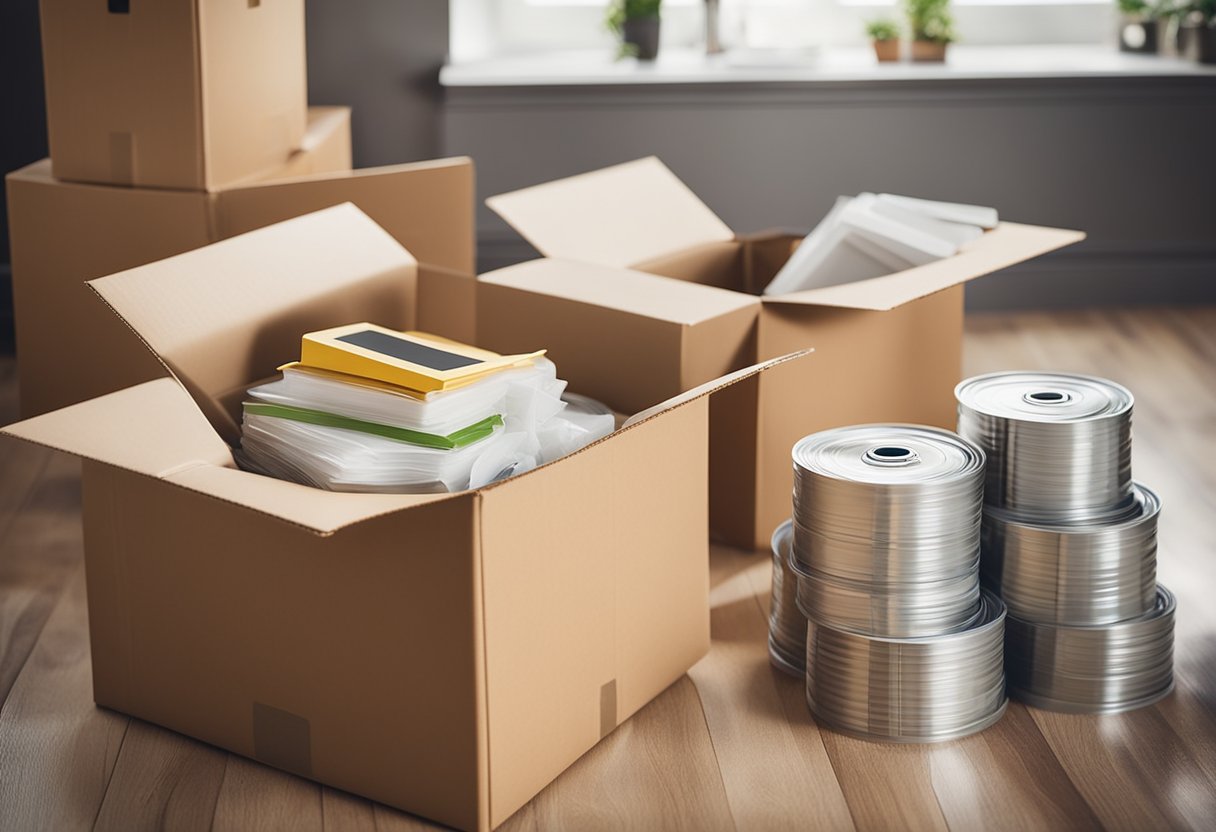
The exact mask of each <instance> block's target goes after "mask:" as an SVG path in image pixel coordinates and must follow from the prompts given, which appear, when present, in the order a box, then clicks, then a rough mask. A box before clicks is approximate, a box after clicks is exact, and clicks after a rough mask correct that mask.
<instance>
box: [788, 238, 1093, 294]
mask: <svg viewBox="0 0 1216 832" xmlns="http://www.w3.org/2000/svg"><path fill="white" fill-rule="evenodd" d="M1083 239H1085V234H1084V232H1081V231H1070V230H1067V229H1063V228H1047V227H1044V226H1037V225H1022V224H1020V223H1013V222H1003V223H1001V224H1000V225H998V226H997V227H996V228H995V229H994V230H992V231H989V232H987V233H986V234H984V235H983V236H982V237H980V238H978V239H976V240H973V241H972V242H970V243H966V244H964V245H963V246H962V247H961V248H960V250H959V253H958V254H956V255H954V256H953V257H947V258H945V259H944V260H937V261H935V262H932V263H926V264H925V265H923V266H916V267H914V268H911V269H906V270H904V271H901V272H897V273H895V274H889V275H885V276H883V277H875V278H871V279H869V280H859V281H856V282H854V283H842V284H840V285H838V286H825V287H824V288H822V289H810V290H807V291H805V292H793V293H791V294H788V295H772V296H766V297H765V298H764V303H766V304H768V303H789V304H802V305H806V306H835V307H844V308H848V309H872V310H878V311H884V310H888V309H894V308H895V307H897V306H901V305H903V304H905V303H908V302H909V301H913V300H916V299H917V298H922V297H925V296H926V295H931V294H933V293H934V292H940V291H941V290H942V289H948V288H950V287H951V286H954V285H957V284H959V283H964V282H966V281H968V280H971V279H972V278H976V277H980V276H982V275H986V274H991V273H992V272H995V271H999V270H1001V269H1004V268H1006V267H1008V266H1012V265H1014V264H1015V263H1021V262H1022V261H1024V260H1030V259H1032V258H1034V257H1038V256H1039V255H1041V254H1046V253H1047V252H1049V251H1054V250H1055V249H1058V248H1063V247H1064V246H1068V245H1072V244H1073V243H1075V242H1078V241H1079V240H1083Z"/></svg>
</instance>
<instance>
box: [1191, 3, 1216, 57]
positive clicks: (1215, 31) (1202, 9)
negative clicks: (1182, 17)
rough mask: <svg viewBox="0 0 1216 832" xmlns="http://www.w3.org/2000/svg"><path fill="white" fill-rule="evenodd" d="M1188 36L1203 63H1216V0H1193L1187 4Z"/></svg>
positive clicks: (1195, 53) (1196, 54)
mask: <svg viewBox="0 0 1216 832" xmlns="http://www.w3.org/2000/svg"><path fill="white" fill-rule="evenodd" d="M1185 26H1186V30H1187V31H1186V37H1187V39H1188V41H1189V42H1190V45H1191V48H1192V50H1193V52H1194V55H1195V57H1196V58H1197V59H1198V60H1199V63H1201V64H1216V0H1191V2H1190V4H1189V5H1188V6H1186V23H1185Z"/></svg>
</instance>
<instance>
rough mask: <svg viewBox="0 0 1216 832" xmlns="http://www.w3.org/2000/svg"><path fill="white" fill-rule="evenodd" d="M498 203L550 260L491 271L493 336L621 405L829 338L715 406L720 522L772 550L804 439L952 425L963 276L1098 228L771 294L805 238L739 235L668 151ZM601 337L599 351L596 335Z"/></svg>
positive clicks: (1021, 237)
mask: <svg viewBox="0 0 1216 832" xmlns="http://www.w3.org/2000/svg"><path fill="white" fill-rule="evenodd" d="M488 204H489V205H490V207H491V208H493V209H494V210H495V211H497V212H498V213H499V214H500V215H501V216H503V217H504V218H505V219H506V220H507V221H508V222H509V223H510V224H511V225H512V226H514V227H515V228H516V229H517V230H518V231H519V232H520V233H521V234H522V235H523V236H524V237H525V238H526V239H527V240H528V241H529V242H531V243H532V244H533V245H534V246H535V247H536V248H537V249H538V250H539V251H540V252H541V254H543V255H545V258H544V259H540V260H534V261H531V262H528V263H523V264H521V265H517V266H511V267H508V268H506V269H501V270H499V271H496V272H491V273H489V274H486V275H482V277H481V278H480V283H479V287H478V293H477V294H478V309H479V313H480V317H479V321H478V343H479V344H480V345H481V346H483V347H485V348H486V349H492V350H496V351H498V352H520V351H525V350H527V349H531V348H533V347H535V346H536V345H538V344H543V345H544V346H545V347H547V348H548V349H549V354H550V355H551V356H552V357H553V360H554V361H556V362H557V364H558V366H560V367H561V368H562V371H563V373H564V374H565V375H566V377H567V378H568V379H569V380H570V383H571V385H572V386H577V387H578V388H579V389H580V390H582V391H583V392H585V393H586V394H587V395H590V396H594V397H595V398H598V399H600V400H602V401H604V402H605V403H607V404H608V405H610V406H612V407H615V408H617V409H624V410H626V411H628V410H631V409H633V408H635V407H637V406H640V405H643V404H644V403H645V402H646V401H647V400H652V401H657V400H659V399H661V398H663V397H665V396H668V395H673V394H675V393H677V392H679V391H680V390H685V389H688V388H689V387H692V386H695V385H697V384H701V383H703V382H705V381H707V380H708V379H711V378H715V377H716V376H719V375H721V374H722V373H726V372H729V371H731V370H734V369H737V368H739V367H742V366H746V365H748V364H752V363H755V362H756V361H760V360H763V359H765V358H769V357H774V356H778V355H782V354H784V353H787V352H790V351H792V350H796V349H802V348H806V347H813V348H814V349H815V351H816V357H815V360H813V361H803V362H798V363H797V364H796V365H791V366H788V367H783V368H780V369H777V370H774V371H773V372H771V373H766V374H765V375H764V376H763V377H760V378H756V379H754V380H752V381H751V382H748V383H746V384H741V385H738V386H736V387H735V388H734V389H732V390H731V391H730V392H729V393H728V394H726V395H723V396H721V397H718V398H717V399H716V400H715V401H714V405H713V407H714V418H713V420H712V423H711V430H712V434H713V436H712V441H711V445H712V450H711V455H710V465H711V476H710V505H711V508H710V514H711V521H712V524H713V526H714V528H715V529H716V530H717V531H718V532H719V533H721V534H722V535H723V536H724V537H725V538H726V539H728V540H729V541H731V542H733V543H736V544H738V545H743V546H749V547H752V546H754V547H757V548H760V547H763V546H766V545H767V543H768V540H769V537H770V535H771V534H772V533H773V530H774V529H775V528H776V527H777V525H778V524H779V523H781V521H782V520H783V519H784V518H785V516H786V514H788V512H789V495H790V490H791V488H792V486H793V474H792V467H791V464H790V448H791V447H792V446H793V445H794V443H795V442H796V441H797V440H798V439H799V438H800V437H802V436H805V435H807V434H809V433H815V432H817V431H820V430H825V429H827V428H831V427H839V426H841V425H849V424H862V423H867V422H908V423H914V424H925V425H936V426H939V427H947V428H949V427H952V426H953V425H954V417H955V413H954V396H953V390H954V385H955V384H957V383H958V381H959V379H960V377H961V375H962V338H963V284H965V283H966V282H967V281H969V280H972V279H973V278H976V277H979V276H980V275H985V274H988V273H990V272H994V271H997V270H999V269H1003V268H1005V267H1007V266H1011V265H1013V264H1015V263H1018V262H1021V261H1023V260H1028V259H1030V258H1032V257H1036V256H1038V255H1040V254H1043V253H1045V252H1048V251H1051V250H1053V249H1057V248H1060V247H1062V246H1065V245H1069V244H1070V243H1073V242H1076V241H1077V240H1080V239H1082V238H1083V237H1084V234H1082V233H1080V232H1077V231H1066V230H1062V229H1055V228H1042V227H1037V226H1031V225H1021V224H1017V223H1010V222H1003V223H1001V224H999V225H998V226H997V227H996V228H995V229H993V230H991V231H988V232H986V233H985V234H983V236H981V237H980V238H979V239H977V240H973V241H971V242H969V243H966V244H964V245H963V246H962V247H961V249H960V251H959V253H958V254H956V255H954V256H953V257H949V258H946V259H943V260H938V261H936V262H931V263H927V264H925V265H922V266H917V267H915V268H910V269H906V270H904V271H900V272H897V273H894V274H890V275H886V276H883V277H876V278H873V279H870V280H862V281H857V282H853V283H846V284H842V285H835V286H828V287H825V288H821V289H814V290H809V291H802V292H796V293H792V294H785V295H766V296H760V292H762V291H763V289H764V287H765V286H766V285H767V284H768V282H769V281H770V280H771V279H772V278H773V276H774V275H776V274H777V272H778V271H779V270H780V268H781V266H782V265H783V264H784V263H785V261H786V260H787V259H788V258H789V257H790V254H791V253H792V252H793V250H794V248H795V246H796V245H797V244H798V242H799V241H800V239H801V238H800V237H799V236H796V235H793V234H789V233H784V232H769V233H762V234H756V235H751V236H741V235H738V234H736V233H735V232H733V231H732V230H731V229H730V228H729V227H728V226H727V225H726V224H725V223H724V222H723V221H722V220H720V219H719V218H718V217H717V216H716V215H714V213H713V212H712V211H711V210H710V209H709V208H708V207H707V206H706V205H705V204H704V203H702V202H701V201H700V200H699V199H698V198H697V197H696V196H695V195H694V194H693V193H692V191H691V190H689V189H688V187H687V186H685V185H684V184H683V183H682V182H680V181H679V179H677V178H676V177H675V175H674V174H672V172H671V171H670V170H668V169H667V168H666V167H665V166H663V164H662V163H661V162H659V161H658V160H657V159H653V158H651V159H643V160H640V161H637V162H631V163H627V164H623V165H618V166H615V167H611V168H606V169H604V170H600V171H595V172H592V173H588V174H583V175H581V176H574V177H571V178H569V179H564V180H559V181H556V182H550V183H548V184H544V185H538V186H535V187H532V188H526V189H524V190H521V191H516V192H514V193H510V194H504V195H501V196H497V197H493V198H491V199H490V200H489V201H488ZM588 332H594V333H595V335H596V339H597V343H598V349H597V350H595V351H587V350H586V349H585V348H584V346H583V344H584V342H585V340H586V334H587V333H588ZM639 379H645V380H646V383H645V384H642V383H639V382H638V380H639Z"/></svg>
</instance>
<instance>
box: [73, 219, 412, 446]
mask: <svg viewBox="0 0 1216 832" xmlns="http://www.w3.org/2000/svg"><path fill="white" fill-rule="evenodd" d="M416 273H417V264H416V262H415V260H414V258H413V257H412V256H411V255H410V253H409V252H407V251H406V250H405V249H403V248H402V247H401V246H400V245H399V244H398V243H397V242H396V241H395V240H394V239H393V238H392V237H390V236H389V235H388V234H387V233H386V232H385V231H384V230H383V229H382V228H380V226H378V225H376V224H375V223H374V222H372V220H371V219H369V218H368V217H367V215H366V214H364V213H363V212H361V211H360V210H359V209H358V208H356V207H355V206H353V205H350V204H349V203H347V204H343V205H339V206H336V207H333V208H329V209H326V210H324V211H318V212H316V213H313V214H306V215H304V216H302V217H298V218H296V219H293V220H288V221H286V222H282V223H279V224H277V225H272V226H269V227H267V228H263V229H259V230H257V231H252V232H250V233H248V234H244V235H242V236H239V237H233V238H232V239H229V240H224V241H222V242H219V243H215V244H213V245H209V246H204V247H203V248H200V249H196V250H194V251H190V252H187V253H185V254H179V255H177V256H176V257H170V258H169V259H167V260H161V261H158V262H155V263H149V264H148V265H146V266H140V267H138V268H135V269H130V270H128V271H125V272H120V273H118V274H114V275H110V276H109V277H103V278H99V279H97V280H93V281H90V282H89V285H90V286H91V287H92V288H93V289H94V290H95V291H96V292H97V294H98V295H100V296H101V297H102V298H103V299H104V300H105V302H106V303H108V304H109V305H110V306H111V307H112V308H113V309H114V311H115V312H116V313H117V314H118V315H119V316H120V317H121V318H122V319H123V320H124V321H125V322H126V323H127V325H128V326H130V327H131V329H132V330H134V332H135V333H136V334H137V335H138V336H139V337H140V338H142V339H143V341H144V343H145V344H146V345H147V346H148V348H149V349H151V350H152V352H153V353H155V354H156V355H157V357H159V358H160V360H161V361H162V362H163V363H164V364H165V366H166V367H168V368H169V370H170V371H172V373H173V374H174V375H175V376H176V377H177V378H178V379H179V380H180V381H181V382H182V384H183V385H184V386H185V388H186V389H187V390H189V391H190V393H191V395H193V396H194V398H195V400H196V401H197V402H198V404H199V407H200V408H202V410H203V413H204V414H205V415H206V416H207V418H208V419H210V420H211V423H212V424H213V425H214V426H215V429H216V430H217V431H218V432H219V433H220V435H221V436H223V437H224V438H225V439H227V440H228V441H229V442H230V443H232V444H235V443H236V441H237V438H238V430H237V424H238V422H239V419H240V404H241V401H242V399H243V398H244V391H245V389H246V388H247V387H249V386H250V385H251V384H253V383H254V382H256V381H259V380H261V379H264V378H267V377H270V376H272V375H273V374H274V372H275V368H276V367H278V366H279V365H281V364H283V363H285V362H287V361H292V360H294V359H296V358H298V357H299V354H300V336H301V335H303V334H304V333H305V332H309V331H311V330H317V329H325V328H327V327H332V326H337V325H341V324H345V323H356V322H358V321H362V320H371V321H375V322H377V323H379V324H382V325H384V326H388V327H392V328H399V329H408V328H410V327H412V326H413V323H414V298H413V293H412V291H410V290H411V289H412V287H413V286H414V280H415V278H416Z"/></svg>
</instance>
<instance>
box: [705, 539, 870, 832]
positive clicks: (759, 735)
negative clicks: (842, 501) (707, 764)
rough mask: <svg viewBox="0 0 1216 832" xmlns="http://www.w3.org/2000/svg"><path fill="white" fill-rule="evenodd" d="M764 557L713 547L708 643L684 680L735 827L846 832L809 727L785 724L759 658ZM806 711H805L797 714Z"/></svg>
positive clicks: (764, 659)
mask: <svg viewBox="0 0 1216 832" xmlns="http://www.w3.org/2000/svg"><path fill="white" fill-rule="evenodd" d="M771 564H772V558H771V556H770V555H768V554H767V553H760V554H754V553H746V554H745V553H743V552H738V551H735V550H732V549H728V548H726V547H722V546H714V547H713V548H712V550H711V553H710V575H711V578H710V583H711V585H712V586H713V590H712V591H711V594H710V605H711V614H710V628H711V633H712V636H713V645H712V647H711V648H710V652H709V655H708V656H706V657H705V658H704V659H702V660H701V662H700V663H698V664H697V665H696V666H695V667H694V668H693V669H692V670H691V671H690V672H689V676H690V677H691V678H692V680H693V683H694V684H695V685H696V687H697V692H698V693H699V694H700V697H701V704H702V706H703V708H704V710H705V719H706V723H707V724H708V726H709V732H710V736H711V738H712V740H713V747H714V753H715V756H716V757H717V760H718V768H719V769H720V771H721V773H722V780H723V784H724V786H725V789H726V795H727V799H728V801H729V802H730V811H731V815H732V817H733V818H734V821H735V825H736V826H737V827H738V828H739V829H773V830H777V829H852V828H853V822H852V818H851V816H850V815H849V808H848V805H847V804H846V803H845V799H844V795H843V794H841V791H840V787H839V785H838V784H837V782H836V775H835V772H833V771H832V764H831V761H830V760H829V759H828V755H827V752H826V751H825V750H824V746H823V741H822V739H820V737H819V729H818V727H816V726H815V725H814V723H813V722H811V721H810V720H809V719H808V720H802V721H799V722H791V721H790V720H789V719H787V718H786V714H785V709H784V705H783V702H782V697H781V695H780V692H779V690H778V686H779V685H783V684H785V683H787V682H789V681H791V680H790V679H789V677H787V676H785V675H784V674H782V673H781V672H780V671H778V670H776V669H774V668H773V667H772V666H771V665H770V664H769V659H768V616H767V613H766V612H765V610H764V608H763V607H762V605H761V603H760V602H759V599H758V597H757V596H758V595H762V594H766V593H768V592H770V589H769V578H770V574H771ZM804 710H805V708H804Z"/></svg>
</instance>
